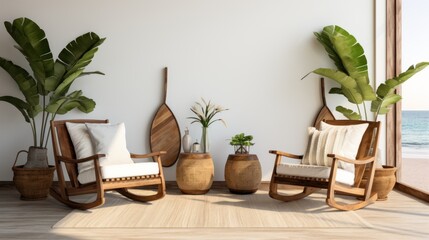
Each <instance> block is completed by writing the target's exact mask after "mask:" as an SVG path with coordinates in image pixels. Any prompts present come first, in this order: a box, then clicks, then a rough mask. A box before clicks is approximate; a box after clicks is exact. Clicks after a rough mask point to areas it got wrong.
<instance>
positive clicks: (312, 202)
mask: <svg viewBox="0 0 429 240" xmlns="http://www.w3.org/2000/svg"><path fill="white" fill-rule="evenodd" d="M138 191H140V190H138ZM325 194H326V193H325ZM325 194H323V192H322V193H316V194H313V195H311V196H310V197H307V198H306V199H302V200H298V201H294V202H288V203H285V202H281V201H277V200H274V199H271V198H270V197H269V196H268V192H266V191H261V190H259V191H258V192H256V193H254V194H249V195H236V194H231V193H229V192H228V191H227V190H221V189H214V190H210V192H209V193H207V194H204V195H184V194H181V193H180V192H179V191H178V190H173V191H168V192H167V195H166V196H165V197H164V198H162V199H160V200H157V201H153V202H150V203H140V202H134V201H131V200H129V199H127V198H124V197H122V196H121V195H119V194H117V193H113V192H112V193H106V203H105V204H104V205H103V206H100V207H97V208H94V209H90V210H87V211H81V210H73V211H71V213H69V214H68V215H67V216H66V217H64V218H63V219H61V220H60V221H59V222H57V223H56V224H55V225H54V226H53V228H229V227H236V228H258V227H263V228H369V227H371V225H370V224H369V223H368V222H366V221H365V220H364V219H363V218H361V217H360V216H359V215H358V214H357V213H356V212H353V211H339V210H336V209H333V208H330V207H328V206H327V205H326V203H325V197H326V195H325Z"/></svg>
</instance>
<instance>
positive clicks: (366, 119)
mask: <svg viewBox="0 0 429 240" xmlns="http://www.w3.org/2000/svg"><path fill="white" fill-rule="evenodd" d="M362 105H363V111H364V113H365V121H368V115H367V113H366V105H365V101H363V102H362Z"/></svg>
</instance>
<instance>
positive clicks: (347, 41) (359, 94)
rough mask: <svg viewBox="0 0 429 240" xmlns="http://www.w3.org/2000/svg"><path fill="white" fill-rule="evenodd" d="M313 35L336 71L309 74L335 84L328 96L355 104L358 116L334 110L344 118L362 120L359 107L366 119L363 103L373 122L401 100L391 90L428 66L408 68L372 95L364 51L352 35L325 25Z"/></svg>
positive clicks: (320, 70) (347, 111) (317, 71)
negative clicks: (368, 106) (341, 97)
mask: <svg viewBox="0 0 429 240" xmlns="http://www.w3.org/2000/svg"><path fill="white" fill-rule="evenodd" d="M314 35H315V36H316V38H317V40H318V41H319V42H320V43H321V44H322V45H323V47H324V48H325V50H326V52H327V53H328V55H329V57H330V58H331V60H332V61H333V62H334V64H335V66H336V67H337V69H329V68H318V69H315V70H313V71H312V73H315V74H318V75H320V76H323V77H326V78H329V79H332V80H334V81H335V82H337V83H338V84H339V85H340V88H338V87H335V88H332V89H331V90H330V91H329V93H332V94H340V95H343V96H345V97H346V98H347V100H348V101H349V102H350V103H353V104H355V105H356V108H357V111H358V113H356V112H354V111H353V110H351V109H347V108H345V107H342V106H338V107H337V108H336V110H337V111H338V112H340V113H342V114H343V115H344V116H345V117H346V118H348V119H362V118H363V117H362V116H361V113H362V111H361V107H362V108H363V113H364V114H365V119H367V118H368V117H367V116H368V113H367V111H366V105H365V102H367V101H370V102H371V109H370V111H371V112H373V113H375V120H377V117H378V115H379V114H385V113H387V112H389V109H390V108H391V106H392V105H393V104H395V103H396V102H398V101H400V100H401V96H399V95H397V94H395V93H394V91H395V89H396V88H397V87H398V86H399V85H400V84H402V83H404V82H405V81H406V80H408V79H409V78H411V77H412V76H414V74H416V73H418V72H420V71H421V70H423V69H424V68H426V67H427V66H428V65H429V63H428V62H421V63H418V64H417V65H416V66H411V67H410V68H408V70H407V71H405V72H403V73H401V74H400V75H399V76H398V77H395V78H393V79H388V80H386V81H385V82H384V83H382V84H380V86H379V87H378V88H377V91H376V92H375V91H374V89H373V87H372V86H371V84H370V81H369V77H368V65H367V59H366V56H365V52H364V49H363V47H362V46H361V45H360V44H359V43H358V42H357V40H356V38H355V37H354V36H353V35H351V34H349V33H348V32H347V31H346V30H344V29H343V28H341V27H339V26H334V25H331V26H326V27H324V28H323V31H322V32H320V33H314ZM307 75H308V74H307ZM307 75H306V76H307ZM306 76H304V77H306Z"/></svg>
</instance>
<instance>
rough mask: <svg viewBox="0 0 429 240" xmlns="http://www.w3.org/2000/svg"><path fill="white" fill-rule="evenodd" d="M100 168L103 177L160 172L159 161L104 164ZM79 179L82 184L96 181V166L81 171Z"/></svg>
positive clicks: (133, 175)
mask: <svg viewBox="0 0 429 240" xmlns="http://www.w3.org/2000/svg"><path fill="white" fill-rule="evenodd" d="M100 169H101V178H102V179H108V178H121V177H135V176H147V175H155V174H159V168H158V163H156V162H141V163H131V164H114V165H104V166H101V167H100ZM77 179H78V180H79V182H80V183H81V184H85V183H90V182H95V170H94V168H91V169H88V170H86V171H83V172H81V173H80V174H79V176H78V177H77Z"/></svg>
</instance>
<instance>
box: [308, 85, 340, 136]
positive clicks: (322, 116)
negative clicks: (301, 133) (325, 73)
mask: <svg viewBox="0 0 429 240" xmlns="http://www.w3.org/2000/svg"><path fill="white" fill-rule="evenodd" d="M320 88H321V89H320V90H321V91H322V102H323V107H322V109H320V111H319V113H318V114H317V116H316V120H314V123H313V126H314V127H315V128H317V129H320V122H322V121H324V120H335V117H334V114H332V112H331V110H329V108H328V106H327V105H326V97H325V79H324V78H320Z"/></svg>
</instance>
